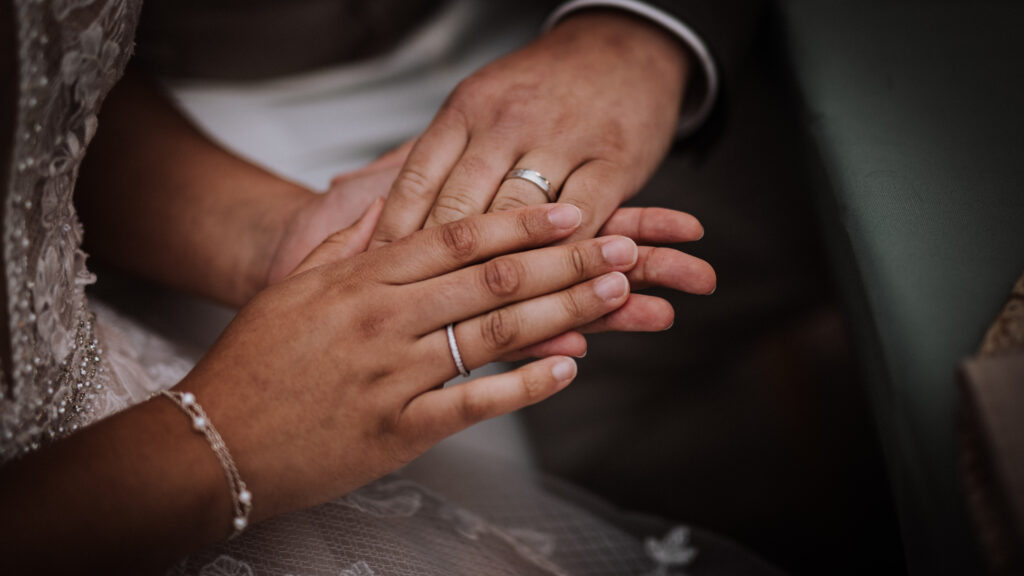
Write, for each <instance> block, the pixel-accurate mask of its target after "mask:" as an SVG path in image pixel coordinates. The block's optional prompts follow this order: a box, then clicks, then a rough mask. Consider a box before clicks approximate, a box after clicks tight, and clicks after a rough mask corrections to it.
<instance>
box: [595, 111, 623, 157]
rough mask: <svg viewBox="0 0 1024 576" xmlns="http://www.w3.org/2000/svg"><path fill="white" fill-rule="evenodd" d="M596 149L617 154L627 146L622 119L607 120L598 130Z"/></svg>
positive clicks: (613, 154)
mask: <svg viewBox="0 0 1024 576" xmlns="http://www.w3.org/2000/svg"><path fill="white" fill-rule="evenodd" d="M596 144H597V149H598V150H599V151H601V152H602V153H606V154H610V155H612V156H617V155H619V154H621V153H622V152H623V151H624V150H625V149H626V147H627V137H626V128H625V126H624V125H623V123H622V121H620V120H616V119H609V120H607V121H606V122H605V123H604V124H603V125H602V126H601V128H600V130H599V131H598V137H597V142H596Z"/></svg>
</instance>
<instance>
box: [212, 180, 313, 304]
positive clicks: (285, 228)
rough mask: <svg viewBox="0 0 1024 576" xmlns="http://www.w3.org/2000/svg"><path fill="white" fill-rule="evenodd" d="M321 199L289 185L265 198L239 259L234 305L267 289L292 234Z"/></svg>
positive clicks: (251, 218)
mask: <svg viewBox="0 0 1024 576" xmlns="http://www.w3.org/2000/svg"><path fill="white" fill-rule="evenodd" d="M320 200H321V195H319V194H317V193H315V192H313V191H311V190H309V189H307V188H304V187H302V186H299V185H297V184H292V183H289V182H282V183H281V184H280V186H275V189H273V190H268V191H267V192H266V193H265V194H263V195H262V201H260V202H258V203H256V204H255V205H254V206H253V207H252V209H253V210H254V211H256V213H255V214H250V215H249V217H248V218H247V220H248V223H249V224H248V226H247V228H248V239H247V240H248V241H247V242H244V243H243V244H244V246H246V251H245V253H244V255H243V256H242V257H241V258H239V261H238V262H239V268H240V269H239V270H238V271H237V274H236V275H235V276H234V277H235V278H236V279H237V282H236V284H235V286H233V287H232V289H231V291H232V294H233V296H232V298H231V302H232V303H233V304H235V305H236V306H239V307H240V306H242V305H244V304H245V303H246V302H248V301H249V300H250V299H252V297H253V296H255V295H256V294H258V293H259V292H260V291H262V290H263V289H264V288H266V287H267V286H268V285H269V284H270V282H269V280H270V278H271V277H272V274H273V271H274V263H275V260H276V258H277V257H278V255H279V254H280V253H281V248H282V246H283V245H284V244H286V242H287V239H288V238H289V237H290V236H291V232H293V231H294V229H295V228H296V227H300V226H301V225H302V223H301V220H302V215H303V214H306V213H308V212H309V211H310V207H311V206H313V205H315V204H316V203H317V202H319V201H320Z"/></svg>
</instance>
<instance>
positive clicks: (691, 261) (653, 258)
mask: <svg viewBox="0 0 1024 576" xmlns="http://www.w3.org/2000/svg"><path fill="white" fill-rule="evenodd" d="M627 275H628V276H629V282H630V285H631V286H633V289H634V290H642V289H644V288H650V287H652V286H659V287H662V288H670V289H672V290H678V291H680V292H687V293H689V294H700V295H704V294H712V293H714V291H715V286H716V285H717V282H718V280H717V277H716V275H715V269H714V268H712V267H711V265H710V264H708V263H707V262H705V261H704V260H701V259H700V258H697V257H695V256H690V255H689V254H686V253H685V252H680V251H679V250H673V249H671V248H662V247H655V246H641V247H640V248H639V250H638V254H637V261H636V266H634V267H633V268H632V270H630V271H629V272H628V274H627Z"/></svg>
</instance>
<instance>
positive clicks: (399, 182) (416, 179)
mask: <svg viewBox="0 0 1024 576" xmlns="http://www.w3.org/2000/svg"><path fill="white" fill-rule="evenodd" d="M432 190H433V186H431V183H430V179H429V178H428V177H427V175H426V174H425V173H423V171H422V170H420V169H419V168H417V167H415V166H406V167H405V168H403V169H402V171H401V172H399V173H398V176H396V177H395V184H394V186H393V187H392V194H399V195H402V196H408V197H412V198H421V197H424V196H427V195H429V194H431V192H432Z"/></svg>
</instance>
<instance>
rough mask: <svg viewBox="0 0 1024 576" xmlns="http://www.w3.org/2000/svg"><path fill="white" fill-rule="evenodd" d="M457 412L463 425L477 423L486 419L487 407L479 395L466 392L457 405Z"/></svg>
mask: <svg viewBox="0 0 1024 576" xmlns="http://www.w3.org/2000/svg"><path fill="white" fill-rule="evenodd" d="M458 412H459V414H458V417H459V418H460V419H461V420H462V421H463V422H465V423H474V422H479V421H481V420H483V419H485V418H487V405H486V403H485V402H484V401H483V398H482V397H481V396H480V395H478V394H473V393H472V392H469V391H467V392H466V393H465V394H463V395H462V398H461V400H460V402H459V403H458Z"/></svg>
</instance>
